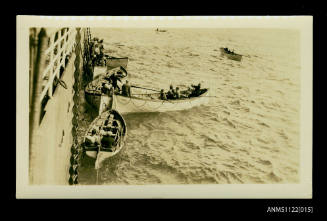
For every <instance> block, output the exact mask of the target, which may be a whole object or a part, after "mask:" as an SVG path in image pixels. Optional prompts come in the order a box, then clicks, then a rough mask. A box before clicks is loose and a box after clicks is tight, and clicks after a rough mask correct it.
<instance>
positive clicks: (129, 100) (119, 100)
mask: <svg viewBox="0 0 327 221" xmlns="http://www.w3.org/2000/svg"><path fill="white" fill-rule="evenodd" d="M118 97H119V96H116V98H117V100H118V102H119V103H121V104H123V105H127V104H129V102H131V100H132V98H130V97H128V98H129V99H128V101H127V102H126V103H124V102H122V99H120V98H118ZM126 98H127V97H126Z"/></svg>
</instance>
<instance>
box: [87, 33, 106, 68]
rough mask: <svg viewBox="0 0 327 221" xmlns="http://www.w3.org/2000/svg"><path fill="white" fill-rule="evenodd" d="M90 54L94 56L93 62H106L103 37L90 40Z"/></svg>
mask: <svg viewBox="0 0 327 221" xmlns="http://www.w3.org/2000/svg"><path fill="white" fill-rule="evenodd" d="M90 54H91V58H92V64H93V66H95V65H101V64H102V63H103V62H105V59H103V58H104V47H103V39H99V38H96V37H95V38H93V39H92V40H91V42H90Z"/></svg>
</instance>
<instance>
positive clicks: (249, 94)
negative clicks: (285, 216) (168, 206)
mask: <svg viewBox="0 0 327 221" xmlns="http://www.w3.org/2000/svg"><path fill="white" fill-rule="evenodd" d="M249 17H251V16H248V18H238V17H233V18H232V19H230V18H229V17H228V16H227V17H224V18H222V17H219V16H218V17H215V18H210V16H209V18H208V16H207V18H203V17H197V18H193V17H192V16H189V17H187V18H185V17H183V18H176V17H175V18H172V17H169V16H167V17H158V18H156V17H155V18H153V17H152V19H150V17H148V18H144V17H142V19H141V18H137V17H136V18H135V17H133V18H132V17H128V16H127V17H122V18H121V19H120V20H119V19H116V18H115V17H109V18H108V17H101V18H97V17H96V16H95V17H92V19H88V17H85V19H80V18H78V17H75V19H72V18H69V16H68V17H65V19H63V18H60V16H58V17H57V18H56V19H55V18H51V17H50V18H48V17H47V16H18V17H17V55H18V56H17V73H16V76H17V94H18V95H17V104H18V106H19V107H18V111H17V121H19V122H21V123H18V122H17V123H18V125H24V126H23V127H22V126H18V128H17V135H18V136H19V137H20V138H17V140H18V142H17V147H16V150H17V151H16V152H17V162H16V164H17V183H16V185H17V197H18V198H38V197H40V198H47V197H48V198H56V197H61V198H65V197H67V198H74V197H78V195H76V194H81V195H80V196H79V197H82V198H83V197H84V198H88V197H91V198H103V197H106V198H126V197H129V198H147V197H155V198H156V197H158V198H161V197H162V198H165V197H167V198H188V197H193V198H244V197H246V198H248V197H253V198H265V197H272V198H274V197H281V198H283V197H288V198H311V197H312V159H311V158H312V17H310V16H294V17H292V18H291V17H290V16H289V17H286V16H285V17H284V18H283V16H278V18H270V19H267V18H265V16H263V17H261V18H260V19H256V17H255V16H253V17H252V18H249ZM59 20H60V21H59ZM27 70H28V72H29V73H27ZM20 120H21V121H20ZM25 125H26V126H25ZM72 188H75V191H71V190H72ZM76 190H78V191H76ZM254 190H256V191H254ZM187 191H189V193H188V192H187ZM77 192H78V193H77ZM254 192H255V194H259V195H255V194H254ZM88 194H89V195H88ZM274 194H275V195H274Z"/></svg>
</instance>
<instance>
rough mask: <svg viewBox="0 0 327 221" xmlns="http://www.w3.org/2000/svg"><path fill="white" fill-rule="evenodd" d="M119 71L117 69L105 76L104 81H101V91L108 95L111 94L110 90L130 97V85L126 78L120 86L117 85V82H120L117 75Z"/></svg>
mask: <svg viewBox="0 0 327 221" xmlns="http://www.w3.org/2000/svg"><path fill="white" fill-rule="evenodd" d="M119 75H120V73H119V71H118V72H117V73H114V74H112V75H110V76H108V77H105V80H106V81H105V82H103V83H102V88H101V91H102V93H103V94H108V96H111V95H112V92H114V93H115V94H117V93H118V94H121V95H123V96H126V97H131V96H132V93H131V85H130V84H129V82H128V80H126V81H125V83H124V84H123V85H122V87H121V88H120V86H119V85H118V82H120V84H122V82H121V79H120V77H119Z"/></svg>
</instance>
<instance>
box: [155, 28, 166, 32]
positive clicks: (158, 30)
mask: <svg viewBox="0 0 327 221" xmlns="http://www.w3.org/2000/svg"><path fill="white" fill-rule="evenodd" d="M166 31H167V30H163V29H162V30H160V29H158V28H157V29H156V32H166Z"/></svg>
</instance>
